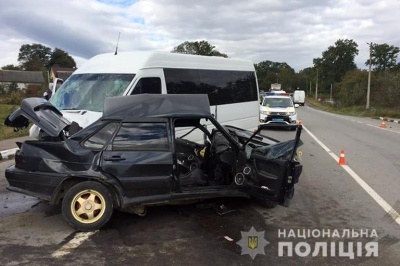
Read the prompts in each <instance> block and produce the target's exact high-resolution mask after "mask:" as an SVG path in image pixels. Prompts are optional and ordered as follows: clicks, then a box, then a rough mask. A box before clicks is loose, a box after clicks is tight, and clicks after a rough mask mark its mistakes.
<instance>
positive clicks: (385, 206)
mask: <svg viewBox="0 0 400 266" xmlns="http://www.w3.org/2000/svg"><path fill="white" fill-rule="evenodd" d="M303 129H304V130H305V131H306V132H307V133H308V134H309V135H310V136H311V137H312V138H313V139H314V140H315V141H316V142H317V143H318V144H319V145H320V146H321V147H322V148H323V149H324V150H325V151H326V152H327V153H328V154H329V155H330V156H331V157H332V158H333V159H334V160H335V161H336V162H338V161H339V157H338V156H336V154H334V153H333V152H332V151H331V150H330V149H329V148H328V147H327V146H326V145H325V144H323V143H322V142H321V141H320V140H319V139H318V138H317V137H316V136H315V135H314V134H313V133H311V131H310V130H308V129H307V128H306V127H305V126H304V125H303ZM341 166H342V167H343V169H344V170H345V171H346V172H347V173H348V174H349V175H350V176H351V177H352V178H353V179H354V180H355V181H356V182H357V183H358V184H359V185H360V186H361V187H362V188H363V189H364V190H365V191H366V192H367V193H368V195H370V196H371V197H372V198H373V199H374V200H375V201H376V202H377V203H378V204H379V205H380V206H381V207H382V208H383V209H384V210H385V211H386V212H387V213H388V214H389V215H390V216H391V217H392V218H393V219H394V221H395V222H396V223H397V224H398V225H400V214H399V213H398V212H397V211H396V210H395V209H393V207H392V206H390V205H389V203H387V202H386V201H385V200H384V199H383V198H382V197H381V196H379V194H378V193H376V191H375V190H374V189H373V188H372V187H370V186H369V185H368V184H367V183H365V181H364V180H363V179H362V178H361V177H360V176H359V175H357V174H356V173H355V172H354V171H353V170H352V169H351V168H350V167H349V166H348V165H341Z"/></svg>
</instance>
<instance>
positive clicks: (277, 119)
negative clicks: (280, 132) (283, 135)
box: [260, 94, 299, 129]
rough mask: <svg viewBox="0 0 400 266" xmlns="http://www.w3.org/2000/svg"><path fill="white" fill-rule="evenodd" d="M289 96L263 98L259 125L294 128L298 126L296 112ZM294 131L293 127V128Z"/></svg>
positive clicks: (280, 95) (296, 105)
mask: <svg viewBox="0 0 400 266" xmlns="http://www.w3.org/2000/svg"><path fill="white" fill-rule="evenodd" d="M295 107H299V105H298V104H293V101H292V98H291V97H290V96H289V95H282V94H279V95H276V94H275V95H274V94H272V95H267V96H264V98H263V101H262V103H261V105H260V123H262V124H276V125H277V126H296V125H297V124H298V120H297V112H296V109H295ZM293 128H294V129H295V127H293Z"/></svg>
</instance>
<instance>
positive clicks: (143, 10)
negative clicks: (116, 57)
mask: <svg viewBox="0 0 400 266" xmlns="http://www.w3.org/2000/svg"><path fill="white" fill-rule="evenodd" d="M399 11H400V0H332V1H331V0H302V1H301V0H248V1H243V0H241V1H238V0H0V48H1V49H0V67H1V66H4V65H8V64H14V65H17V64H18V53H19V49H20V47H21V45H23V44H33V43H39V44H42V45H45V46H47V47H50V48H51V49H54V48H59V49H62V50H64V51H66V52H67V53H68V54H69V55H71V56H72V57H73V58H74V59H75V61H76V63H77V66H78V67H79V66H80V65H82V64H83V63H84V62H85V61H86V60H88V59H89V58H91V57H92V56H95V55H97V54H100V53H108V52H114V51H115V48H116V45H117V42H118V36H119V35H120V38H119V43H118V51H119V52H122V51H168V52H169V51H171V50H172V49H173V48H174V47H176V46H178V45H179V44H181V43H182V42H185V41H200V40H206V41H208V42H209V43H210V44H212V45H214V46H215V49H216V50H218V51H220V52H222V53H225V54H227V55H228V56H229V57H231V58H241V59H248V60H252V61H253V62H254V63H259V62H261V61H265V60H269V61H273V62H286V63H287V64H289V65H290V66H291V67H292V68H294V69H295V70H296V71H297V72H298V71H300V70H302V69H304V68H307V67H312V66H313V59H314V58H318V57H321V55H322V52H323V51H325V50H327V49H328V47H329V46H333V45H334V44H335V42H336V41H337V40H339V39H352V40H354V41H355V42H356V43H357V44H358V49H359V54H358V55H357V56H356V58H355V62H356V64H357V66H358V67H359V68H363V69H365V68H366V66H365V62H366V61H367V60H368V56H369V51H368V49H369V47H368V44H367V43H369V42H373V43H378V44H383V43H387V44H389V45H394V46H400V34H399V30H398V29H399V25H400V16H399Z"/></svg>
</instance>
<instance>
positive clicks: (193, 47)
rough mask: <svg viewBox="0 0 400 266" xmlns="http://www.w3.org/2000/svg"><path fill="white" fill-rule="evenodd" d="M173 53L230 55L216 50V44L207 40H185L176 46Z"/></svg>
mask: <svg viewBox="0 0 400 266" xmlns="http://www.w3.org/2000/svg"><path fill="white" fill-rule="evenodd" d="M171 52H172V53H179V54H194V55H205V56H220V57H225V58H226V57H228V55H226V54H223V53H221V52H219V51H218V50H215V46H214V45H211V44H210V43H209V42H207V41H204V40H203V41H194V42H189V41H186V42H183V43H181V44H179V45H178V46H176V47H174V49H173V50H172V51H171Z"/></svg>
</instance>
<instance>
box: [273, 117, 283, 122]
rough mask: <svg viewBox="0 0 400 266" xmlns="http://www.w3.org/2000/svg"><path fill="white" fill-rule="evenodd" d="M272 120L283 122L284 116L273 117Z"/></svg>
mask: <svg viewBox="0 0 400 266" xmlns="http://www.w3.org/2000/svg"><path fill="white" fill-rule="evenodd" d="M272 121H277V122H282V121H283V118H272Z"/></svg>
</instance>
